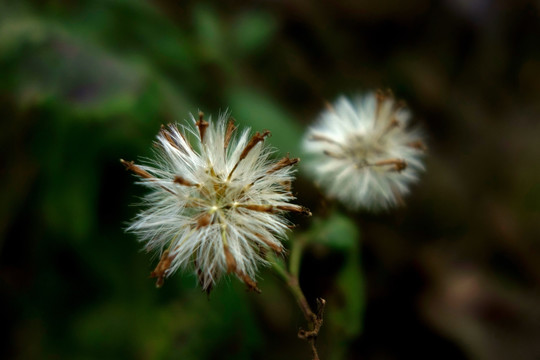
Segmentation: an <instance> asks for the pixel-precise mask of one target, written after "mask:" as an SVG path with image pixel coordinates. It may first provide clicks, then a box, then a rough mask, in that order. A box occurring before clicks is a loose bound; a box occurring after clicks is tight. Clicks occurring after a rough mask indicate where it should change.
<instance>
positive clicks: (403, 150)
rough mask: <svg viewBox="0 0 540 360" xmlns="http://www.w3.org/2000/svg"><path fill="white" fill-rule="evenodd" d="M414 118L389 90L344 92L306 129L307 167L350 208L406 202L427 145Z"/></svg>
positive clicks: (333, 196) (379, 207)
mask: <svg viewBox="0 0 540 360" xmlns="http://www.w3.org/2000/svg"><path fill="white" fill-rule="evenodd" d="M410 118H411V115H410V112H409V111H408V110H407V108H406V107H405V105H404V104H403V103H401V102H397V101H396V100H395V99H394V96H393V95H392V93H391V92H390V91H387V92H382V91H377V92H374V93H369V94H367V95H365V96H358V97H357V98H356V99H354V100H353V101H351V100H349V99H347V98H346V97H340V98H339V99H338V100H337V101H336V102H335V103H334V104H333V105H329V107H328V109H327V110H325V111H323V112H322V113H321V114H320V115H319V118H318V120H317V122H316V123H315V125H313V126H312V127H311V128H310V129H309V130H308V131H307V133H306V136H305V138H304V142H303V147H304V150H305V152H306V153H307V154H309V158H308V161H307V169H308V171H310V172H311V173H312V174H313V176H314V178H315V179H316V181H317V182H318V183H320V185H321V186H322V187H323V189H324V190H326V192H327V194H328V195H329V196H330V197H332V198H337V199H339V200H340V201H341V202H343V203H344V204H346V205H347V206H348V207H349V208H352V209H358V208H363V209H368V210H373V211H378V210H381V209H387V208H390V207H392V206H395V205H398V204H401V203H403V195H404V194H406V193H408V191H409V185H410V184H411V183H413V182H415V181H416V180H417V178H418V172H419V171H421V170H423V168H424V166H423V164H422V161H421V160H422V159H421V158H422V156H423V152H424V150H425V146H424V143H423V141H422V136H421V134H420V132H419V131H418V130H409V129H408V128H407V126H408V124H409V120H410Z"/></svg>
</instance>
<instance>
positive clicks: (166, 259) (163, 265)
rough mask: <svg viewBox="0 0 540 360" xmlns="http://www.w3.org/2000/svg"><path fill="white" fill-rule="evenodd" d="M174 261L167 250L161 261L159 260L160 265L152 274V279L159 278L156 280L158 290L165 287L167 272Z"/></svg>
mask: <svg viewBox="0 0 540 360" xmlns="http://www.w3.org/2000/svg"><path fill="white" fill-rule="evenodd" d="M172 261H173V257H172V256H169V250H165V251H164V252H163V254H162V255H161V259H160V260H159V263H158V264H157V266H156V268H155V269H154V270H153V271H152V272H151V273H150V277H151V278H157V280H156V287H157V288H160V287H162V286H163V282H164V281H165V276H166V272H167V270H169V267H170V266H171V263H172Z"/></svg>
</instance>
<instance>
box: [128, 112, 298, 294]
mask: <svg viewBox="0 0 540 360" xmlns="http://www.w3.org/2000/svg"><path fill="white" fill-rule="evenodd" d="M227 118H228V115H227V114H223V115H221V116H220V118H219V120H218V121H217V122H212V121H209V123H208V122H206V121H204V120H202V114H201V115H200V118H199V121H198V122H196V120H195V118H194V117H193V116H191V120H192V121H191V122H192V124H191V125H188V126H180V128H178V126H177V125H170V126H169V127H167V128H164V129H162V131H161V132H160V134H159V135H158V137H157V142H156V145H157V146H156V151H155V153H156V158H155V160H147V161H146V164H144V165H135V164H133V163H130V162H125V161H123V162H124V164H126V166H127V167H128V169H130V170H132V171H134V172H135V174H136V175H138V176H139V177H140V178H141V183H142V184H143V185H145V186H146V187H148V188H149V190H150V193H149V194H148V195H147V196H146V197H145V198H144V205H145V206H146V209H145V210H144V211H142V212H141V213H139V214H138V215H137V217H136V218H135V219H134V221H133V223H132V224H131V225H130V226H129V228H128V230H129V231H132V232H134V233H136V234H137V235H138V237H139V239H140V240H141V241H143V242H145V243H146V246H145V248H146V249H147V250H149V251H150V250H155V251H157V252H159V253H160V254H161V261H160V264H159V265H158V267H157V268H156V270H155V271H154V273H153V276H154V277H157V278H158V285H160V284H159V282H160V280H161V282H162V280H163V278H165V277H167V276H169V275H171V274H172V273H174V272H175V271H176V270H177V269H178V268H184V269H186V268H190V269H193V270H194V271H195V273H196V274H197V276H198V279H199V282H200V285H201V286H202V288H203V289H204V290H206V291H210V290H211V288H212V286H213V285H214V283H215V282H216V281H217V280H218V279H219V278H220V277H221V276H222V275H223V274H225V273H227V272H229V273H234V274H236V275H237V276H238V277H239V278H240V279H241V280H243V281H244V282H245V283H246V284H247V285H248V286H249V287H250V288H254V289H256V290H257V288H256V283H255V282H254V280H253V279H255V275H256V271H257V267H258V265H259V264H263V263H266V260H265V255H264V254H265V251H267V250H273V251H275V252H280V251H281V250H282V245H281V241H280V239H282V238H283V237H284V236H285V232H286V230H287V229H288V227H289V226H290V224H289V222H288V220H286V219H285V217H284V216H283V215H284V213H285V212H287V211H298V212H305V211H307V210H305V209H304V208H302V207H300V206H297V205H293V204H290V203H289V202H290V201H291V200H293V199H294V197H293V196H292V194H291V193H290V189H289V186H290V183H291V181H292V180H293V179H294V176H293V173H294V170H293V167H292V166H291V165H294V164H295V163H296V162H297V161H298V159H289V158H288V157H287V158H284V159H282V160H280V161H278V162H276V161H275V160H272V159H271V155H272V153H273V152H274V150H273V149H272V148H270V147H268V146H266V144H265V143H264V137H265V136H266V135H267V133H266V132H265V133H263V134H259V133H256V134H255V135H254V136H250V132H249V129H247V130H244V131H243V132H241V133H239V134H237V133H236V131H235V127H234V125H232V122H230V121H229V123H227ZM201 121H202V122H201Z"/></svg>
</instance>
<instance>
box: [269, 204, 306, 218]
mask: <svg viewBox="0 0 540 360" xmlns="http://www.w3.org/2000/svg"><path fill="white" fill-rule="evenodd" d="M276 208H277V209H279V210H284V211H292V212H297V213H300V214H303V215H306V216H311V215H312V214H311V211H309V209H308V208H306V207H303V206H300V205H295V204H289V205H278V206H276Z"/></svg>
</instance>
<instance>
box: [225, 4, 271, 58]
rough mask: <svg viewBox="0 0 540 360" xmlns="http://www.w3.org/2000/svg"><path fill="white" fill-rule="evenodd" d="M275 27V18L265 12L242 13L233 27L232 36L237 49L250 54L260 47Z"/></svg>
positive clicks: (268, 38) (266, 41) (268, 39)
mask: <svg viewBox="0 0 540 360" xmlns="http://www.w3.org/2000/svg"><path fill="white" fill-rule="evenodd" d="M276 29H277V23H276V20H275V19H274V18H273V17H272V16H271V15H270V14H267V13H259V12H249V13H245V14H243V15H242V16H241V17H240V18H238V20H237V21H236V23H235V24H234V28H233V37H234V41H235V43H236V46H237V49H238V51H240V52H241V53H244V54H250V53H254V52H257V51H258V50H260V49H262V48H263V47H264V46H265V45H266V44H267V43H268V41H270V39H271V38H272V36H273V35H274V33H275V32H276Z"/></svg>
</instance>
